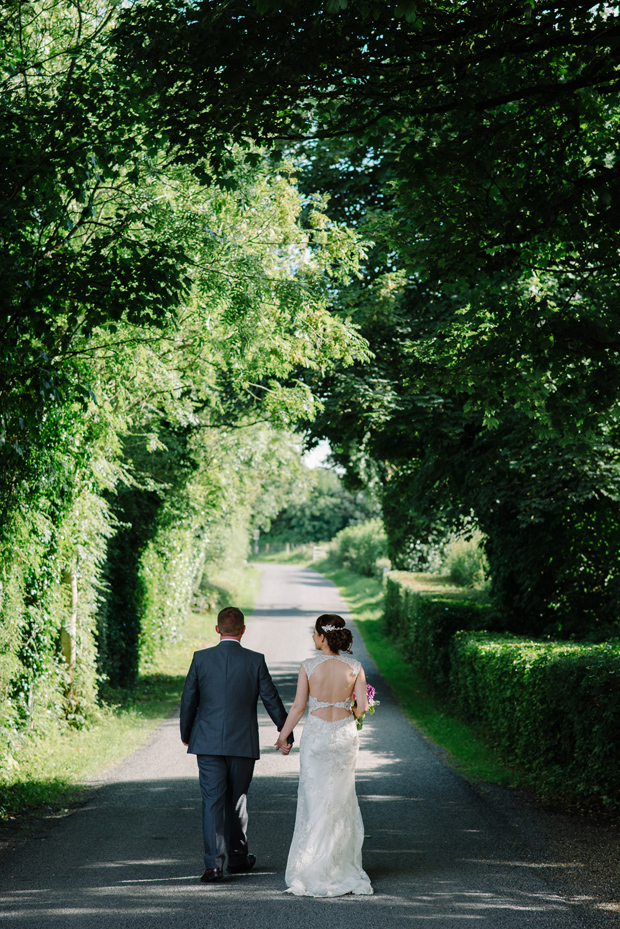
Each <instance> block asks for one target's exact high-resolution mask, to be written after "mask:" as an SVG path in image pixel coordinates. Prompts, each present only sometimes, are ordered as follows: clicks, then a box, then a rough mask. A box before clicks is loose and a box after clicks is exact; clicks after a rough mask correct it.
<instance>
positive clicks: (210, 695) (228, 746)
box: [181, 606, 293, 884]
mask: <svg viewBox="0 0 620 929" xmlns="http://www.w3.org/2000/svg"><path fill="white" fill-rule="evenodd" d="M215 631H216V632H217V633H219V636H220V643H219V645H216V646H215V647H214V648H205V649H202V650H201V651H199V652H194V657H193V659H192V664H191V667H190V669H189V672H188V674H187V679H186V681H185V687H184V688H183V696H182V698H181V740H182V742H183V744H184V745H187V746H188V749H187V750H188V752H190V753H191V754H193V755H197V760H198V776H199V780H200V791H201V794H202V831H203V837H204V847H205V856H204V860H205V872H204V874H203V875H202V877H201V881H203V883H205V884H210V883H214V882H216V881H221V880H222V878H223V876H224V859H225V857H226V854H227V853H228V868H227V870H228V871H229V872H230V873H231V874H243V873H245V872H247V871H250V870H251V869H252V868H253V867H254V864H255V863H256V855H252V854H248V840H247V826H248V813H247V792H248V788H249V786H250V782H251V780H252V774H253V773H254V762H255V761H256V759H257V758H258V757H259V754H260V752H259V748H258V719H257V716H256V705H257V702H258V697H259V696H260V698H261V700H262V701H263V703H264V705H265V709H266V710H267V712H268V713H269V715H270V716H271V718H272V720H273V721H274V723H275V724H276V726H277V727H278V731H279V730H280V729H281V728H282V726H283V725H284V722H285V720H286V710H285V709H284V706H283V704H282V701H281V699H280V697H279V695H278V691H277V690H276V688H275V685H274V683H273V681H272V680H271V677H270V675H269V671H268V670H267V665H266V664H265V656H264V655H261V654H259V653H258V652H251V651H250V650H249V649H247V648H242V646H241V638H242V636H243V633H244V632H245V625H244V616H243V613H242V612H241V610H239V609H237V607H234V606H227V607H225V608H224V609H223V610H221V612H220V613H219V614H218V617H217V626H216V627H215ZM288 741H289V748H288V751H287V750H286V749H284V750H283V752H282V754H288V752H290V745H291V744H292V742H293V737H292V735H290V736H289V739H288Z"/></svg>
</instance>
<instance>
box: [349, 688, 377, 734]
mask: <svg viewBox="0 0 620 929" xmlns="http://www.w3.org/2000/svg"><path fill="white" fill-rule="evenodd" d="M375 693H376V690H375V688H374V687H373V686H372V684H366V696H367V697H368V713H369V715H370V716H372V714H373V713H374V712H375V707H377V706H380V703H379V701H378V700H375ZM351 706H357V700H356V699H355V691H354V692H353V698H352V700H351ZM365 715H366V713H363V714H362V716H358V717H357V718H356V720H355V722H356V723H357V728H358V729H361V728H362V726H363V725H364V716H365Z"/></svg>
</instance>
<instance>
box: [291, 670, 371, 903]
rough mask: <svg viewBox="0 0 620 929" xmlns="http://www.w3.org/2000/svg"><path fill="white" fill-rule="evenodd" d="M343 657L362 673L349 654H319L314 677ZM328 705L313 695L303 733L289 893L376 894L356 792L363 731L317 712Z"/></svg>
mask: <svg viewBox="0 0 620 929" xmlns="http://www.w3.org/2000/svg"><path fill="white" fill-rule="evenodd" d="M329 660H338V661H344V662H346V664H348V665H349V667H351V668H352V670H353V671H354V673H355V676H356V677H357V675H358V674H359V670H360V668H361V665H360V663H359V661H356V660H355V659H354V658H349V657H348V656H345V655H317V656H316V657H314V658H309V659H307V660H306V661H304V662H303V667H304V669H305V671H306V674H307V675H308V680H310V678H311V676H312V673H313V671H314V670H315V669H316V668H317V667H318V666H319V664H321V663H322V662H324V661H329ZM325 706H338V707H343V708H344V709H347V710H350V709H351V698H349V699H348V700H345V701H343V702H342V703H322V702H320V701H318V700H317V699H315V698H314V697H311V696H310V697H308V717H307V720H306V723H305V725H304V731H303V734H302V737H301V749H300V775H299V792H298V797H297V817H296V820H295V832H294V834H293V841H292V843H291V849H290V851H289V856H288V863H287V866H286V883H287V885H288V886H287V890H286V893H292V894H296V895H297V896H308V897H338V896H341V895H342V894H348V893H353V894H372V893H373V889H372V885H371V883H370V879H369V877H368V875H367V874H366V872H365V871H364V870H363V868H362V843H363V841H364V824H363V822H362V814H361V812H360V808H359V804H358V802H357V796H356V794H355V764H356V761H357V751H358V742H359V738H358V732H357V726H356V723H355V717H354V716H352V715H351V716H347V717H346V718H345V719H337V720H334V721H333V722H328V721H327V720H325V719H321V718H320V717H319V716H314V715H313V710H316V709H318V708H320V707H325Z"/></svg>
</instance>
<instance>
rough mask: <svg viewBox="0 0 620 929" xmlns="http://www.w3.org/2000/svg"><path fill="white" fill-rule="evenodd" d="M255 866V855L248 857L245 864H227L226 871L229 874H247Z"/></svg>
mask: <svg viewBox="0 0 620 929" xmlns="http://www.w3.org/2000/svg"><path fill="white" fill-rule="evenodd" d="M255 864H256V855H248V857H247V861H246V862H245V864H229V865H228V867H227V868H226V870H227V871H228V872H229V873H230V874H247V873H248V871H251V870H252V868H253V867H254V865H255Z"/></svg>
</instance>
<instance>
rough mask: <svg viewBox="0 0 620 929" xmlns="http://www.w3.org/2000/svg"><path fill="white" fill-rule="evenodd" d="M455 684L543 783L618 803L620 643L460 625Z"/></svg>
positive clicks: (464, 701)
mask: <svg viewBox="0 0 620 929" xmlns="http://www.w3.org/2000/svg"><path fill="white" fill-rule="evenodd" d="M449 659H450V689H451V693H452V694H453V697H454V699H455V701H456V703H457V705H458V707H459V709H460V710H461V711H462V712H463V713H464V714H465V715H466V716H468V717H469V718H471V719H473V720H476V722H477V723H479V724H481V725H482V726H483V727H484V728H486V730H487V732H488V733H489V735H490V736H491V737H492V740H493V741H494V742H495V743H496V745H497V748H498V749H499V750H500V753H501V754H502V755H503V756H504V757H505V758H506V759H507V760H509V761H513V762H516V763H518V764H519V765H520V766H521V767H523V768H525V770H526V771H527V772H528V773H529V774H530V776H531V778H532V781H533V782H534V783H535V784H536V786H537V787H538V788H539V790H542V791H543V793H544V792H548V793H551V794H553V795H555V796H563V797H564V798H566V799H569V800H573V799H575V798H583V799H585V800H588V801H592V800H593V799H597V800H599V801H602V803H603V804H604V805H606V806H612V805H613V806H618V805H620V644H618V643H605V644H602V645H584V644H567V643H565V642H540V641H532V640H529V639H523V638H517V637H514V636H511V635H507V634H504V635H497V634H495V635H493V634H489V633H471V632H470V633H467V632H460V633H458V634H457V635H455V637H454V638H453V640H452V643H451V646H450V656H449Z"/></svg>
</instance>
